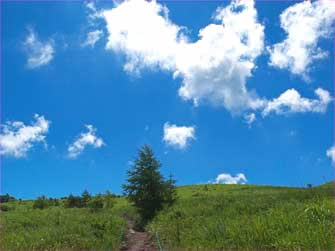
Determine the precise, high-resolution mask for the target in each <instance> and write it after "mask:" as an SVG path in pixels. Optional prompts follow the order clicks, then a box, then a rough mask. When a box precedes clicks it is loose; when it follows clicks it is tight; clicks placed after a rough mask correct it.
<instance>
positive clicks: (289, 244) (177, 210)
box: [148, 184, 334, 250]
mask: <svg viewBox="0 0 335 251" xmlns="http://www.w3.org/2000/svg"><path fill="white" fill-rule="evenodd" d="M178 195H179V200H178V202H177V203H176V204H175V205H174V206H173V207H172V208H169V209H166V210H163V211H161V212H160V213H159V214H158V215H157V216H156V217H155V218H154V220H153V222H152V223H151V224H150V225H149V226H148V230H149V231H151V232H152V233H153V234H154V233H155V232H158V233H159V236H160V237H161V239H162V241H163V243H164V245H165V248H170V249H177V248H178V249H181V248H182V249H185V250H187V249H189V250H197V249H219V250H220V249H247V250H256V249H257V250H259V249H281V250H283V249H285V250H287V249H288V250H334V197H333V196H334V195H333V185H332V184H330V185H328V186H323V187H318V188H311V189H298V188H287V187H286V188H285V187H267V186H250V185H207V186H189V187H181V188H179V190H178Z"/></svg>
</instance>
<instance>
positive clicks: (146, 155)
mask: <svg viewBox="0 0 335 251" xmlns="http://www.w3.org/2000/svg"><path fill="white" fill-rule="evenodd" d="M138 155H139V156H138V158H137V159H136V160H135V161H134V162H133V168H132V169H131V170H129V171H128V179H127V181H128V184H126V185H123V190H124V194H125V195H126V196H128V199H129V200H130V201H131V202H133V204H134V206H135V207H136V208H137V209H138V211H139V213H140V215H141V218H142V223H143V224H145V223H146V222H147V221H149V220H151V219H152V218H153V217H154V216H155V214H156V213H157V212H158V211H159V210H161V209H162V208H163V206H164V204H166V203H171V204H172V203H173V201H174V199H172V197H173V194H174V192H173V189H174V183H175V181H173V180H172V178H171V180H170V181H165V180H164V178H163V176H162V175H161V173H160V172H159V168H160V167H161V163H160V162H159V161H158V160H157V159H156V158H155V156H154V153H153V151H152V149H151V148H150V147H149V146H147V145H145V146H143V147H142V148H141V149H140V150H139V152H138ZM170 197H171V198H170Z"/></svg>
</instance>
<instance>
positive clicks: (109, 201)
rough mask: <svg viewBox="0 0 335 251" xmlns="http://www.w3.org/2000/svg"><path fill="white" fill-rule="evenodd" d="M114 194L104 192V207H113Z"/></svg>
mask: <svg viewBox="0 0 335 251" xmlns="http://www.w3.org/2000/svg"><path fill="white" fill-rule="evenodd" d="M116 198H117V197H116V195H114V194H111V193H110V192H106V194H105V196H104V208H109V209H111V208H113V207H114V205H115V202H116Z"/></svg>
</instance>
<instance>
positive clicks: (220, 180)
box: [209, 173, 248, 184]
mask: <svg viewBox="0 0 335 251" xmlns="http://www.w3.org/2000/svg"><path fill="white" fill-rule="evenodd" d="M247 181H248V180H247V178H246V177H245V175H244V174H243V173H238V174H237V175H236V176H231V175H230V174H229V173H221V174H219V175H218V176H217V177H216V178H215V180H214V181H209V183H212V184H239V183H240V184H245V183H246V182H247Z"/></svg>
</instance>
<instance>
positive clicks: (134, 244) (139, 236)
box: [121, 217, 158, 251]
mask: <svg viewBox="0 0 335 251" xmlns="http://www.w3.org/2000/svg"><path fill="white" fill-rule="evenodd" d="M125 219H126V220H127V222H128V232H127V234H126V239H125V245H124V247H123V248H121V251H158V249H157V248H156V247H155V246H154V244H153V243H152V240H151V239H150V237H149V235H148V233H147V232H141V231H138V230H136V228H135V223H134V221H133V220H132V219H129V217H125Z"/></svg>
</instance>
